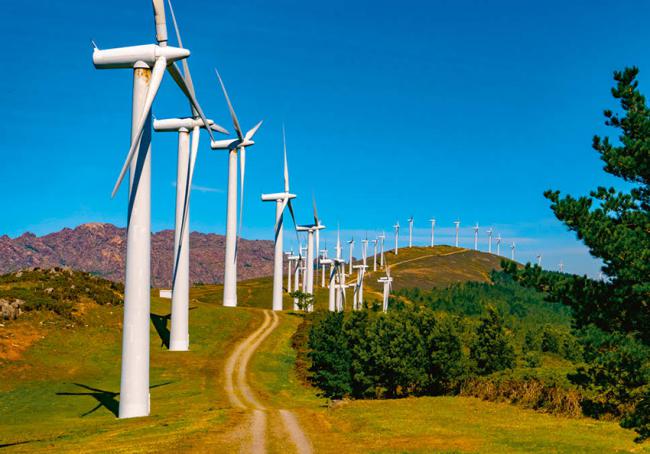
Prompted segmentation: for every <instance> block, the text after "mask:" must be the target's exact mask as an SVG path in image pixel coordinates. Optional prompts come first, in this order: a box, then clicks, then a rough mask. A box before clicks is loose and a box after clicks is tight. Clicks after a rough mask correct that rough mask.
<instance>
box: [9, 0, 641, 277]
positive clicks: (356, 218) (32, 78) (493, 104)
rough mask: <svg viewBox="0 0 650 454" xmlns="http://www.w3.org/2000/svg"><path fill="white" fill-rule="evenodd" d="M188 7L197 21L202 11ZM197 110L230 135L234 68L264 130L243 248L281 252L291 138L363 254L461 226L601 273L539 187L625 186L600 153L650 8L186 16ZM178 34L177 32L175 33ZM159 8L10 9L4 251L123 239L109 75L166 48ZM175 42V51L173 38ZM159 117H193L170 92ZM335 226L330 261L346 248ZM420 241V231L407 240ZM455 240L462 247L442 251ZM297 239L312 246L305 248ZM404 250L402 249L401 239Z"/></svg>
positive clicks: (298, 164) (460, 6)
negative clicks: (25, 242)
mask: <svg viewBox="0 0 650 454" xmlns="http://www.w3.org/2000/svg"><path fill="white" fill-rule="evenodd" d="M190 5H191V7H190ZM175 6H176V13H177V16H178V20H179V22H180V26H181V30H182V32H183V36H184V41H185V45H186V46H187V47H188V48H190V49H191V51H192V56H191V58H190V64H191V68H192V74H193V76H194V80H195V84H196V86H197V94H198V96H199V99H200V101H201V103H202V105H203V106H204V109H205V110H206V112H207V114H208V116H210V117H212V118H214V119H215V120H216V121H217V122H219V123H221V124H223V125H224V126H226V127H228V128H230V129H232V127H231V124H230V121H229V117H228V115H227V110H226V105H225V103H224V100H223V96H222V95H221V93H220V92H219V91H218V87H217V84H216V81H215V78H214V76H213V72H212V68H213V67H214V66H215V65H216V66H218V67H219V69H220V71H221V72H222V75H223V77H224V79H225V82H226V84H227V86H228V88H229V91H230V94H231V97H232V100H233V103H234V105H235V108H236V110H237V112H238V114H239V117H240V121H241V122H242V123H243V127H244V128H245V129H248V128H250V127H251V126H252V125H253V124H254V123H255V122H257V121H258V120H259V119H264V120H265V123H264V125H263V126H262V128H261V130H260V131H259V133H258V136H256V142H257V145H256V146H255V147H253V148H251V149H250V152H249V153H248V165H247V182H246V186H247V187H246V197H245V219H244V226H245V227H244V236H246V237H249V238H271V237H272V228H273V216H274V208H273V207H272V206H271V205H270V204H263V203H262V202H260V201H259V194H260V193H261V192H275V191H279V190H281V187H282V186H281V185H282V173H281V172H282V161H281V124H282V122H284V123H286V126H287V137H288V149H289V165H290V172H291V188H292V190H293V191H295V192H297V194H298V195H299V198H298V200H297V201H296V202H297V203H296V207H297V208H298V213H299V216H300V222H308V221H309V220H310V217H311V212H310V211H311V195H312V193H314V194H315V195H316V198H317V201H318V208H319V212H320V214H321V217H322V219H323V222H324V223H325V224H326V225H328V226H329V227H335V226H336V224H337V222H338V223H340V225H341V229H342V231H343V234H344V237H345V238H346V239H347V238H348V237H349V236H350V235H353V234H354V235H356V237H357V238H359V237H360V236H361V235H363V234H364V232H365V231H368V234H369V235H370V236H372V235H374V233H375V231H376V230H381V229H385V230H386V231H387V234H388V238H389V239H390V240H391V241H387V243H388V244H392V233H390V226H391V225H392V224H393V223H394V222H395V221H396V220H399V221H400V223H401V224H402V225H403V226H406V219H407V218H408V216H410V215H414V216H415V219H416V240H417V241H421V242H425V241H427V238H428V223H427V222H426V220H427V219H429V218H430V217H432V216H433V217H436V218H437V219H438V225H439V236H440V239H441V240H444V242H447V243H449V242H451V232H452V230H453V224H452V221H454V220H455V219H456V218H460V220H461V222H462V225H463V227H464V230H463V233H464V237H465V238H464V240H463V241H464V244H465V245H470V244H471V237H472V233H471V230H470V229H469V227H470V225H473V224H474V223H475V222H477V221H478V222H479V223H480V225H481V226H482V227H481V236H482V237H483V239H482V247H485V245H484V241H483V240H484V237H485V233H484V232H485V229H486V228H487V227H488V226H494V228H495V231H496V232H500V233H501V234H502V236H503V237H504V240H507V241H510V240H511V239H515V240H516V241H517V244H518V257H517V258H518V259H520V260H522V261H526V260H531V259H533V257H534V256H535V255H536V254H537V253H538V252H541V253H543V255H544V265H545V266H546V267H548V268H553V269H555V268H556V267H557V263H558V262H559V261H560V260H563V261H564V263H565V264H566V269H567V270H568V271H572V272H580V273H583V272H584V273H589V274H592V275H593V274H597V264H596V263H595V262H594V261H592V260H591V259H590V258H589V257H588V254H587V253H586V251H585V249H584V248H583V247H582V246H581V244H580V243H579V242H578V241H576V240H575V239H574V236H573V234H572V233H570V232H567V231H566V229H565V228H564V227H563V226H562V225H561V224H560V223H559V222H557V221H555V220H554V217H553V215H552V213H551V211H550V210H549V209H548V202H547V201H546V200H545V199H544V198H543V197H542V192H543V191H544V190H545V189H548V188H557V189H560V190H562V191H563V192H565V193H571V194H574V195H580V194H584V193H586V192H588V191H589V190H590V189H592V188H594V187H596V186H597V185H599V184H605V185H608V184H611V183H614V182H615V180H613V179H612V178H609V177H608V176H606V175H605V174H604V173H603V171H602V170H601V168H602V165H601V162H600V161H599V159H598V157H597V155H596V153H595V152H594V151H592V149H591V146H590V145H591V137H592V136H593V134H594V133H603V132H607V130H606V129H605V128H604V126H603V117H602V110H603V109H604V108H606V107H615V104H614V103H613V100H612V99H611V96H610V94H609V90H610V87H611V85H612V79H611V75H612V71H613V70H614V69H618V68H622V67H623V66H625V65H637V66H639V67H640V69H641V84H642V85H641V87H642V89H645V90H646V92H650V86H645V85H644V81H645V80H649V79H648V77H646V73H645V71H646V70H647V71H650V64H648V63H650V62H649V61H648V59H649V56H648V55H649V53H648V45H649V44H650V28H649V27H647V22H648V18H650V4H649V3H647V2H642V1H636V2H633V1H622V2H621V1H618V2H614V1H609V2H603V1H573V2H571V1H561V2H560V1H546V2H536V4H532V2H522V1H509V2H496V1H494V2H483V1H474V2H469V1H420V2H415V1H409V0H405V1H401V2H384V1H376V0H375V1H357V2H350V1H342V0H333V1H329V2H326V3H324V2H323V3H320V4H318V5H317V4H315V3H313V2H300V1H274V2H267V1H261V0H260V1H238V2H225V1H224V2H219V1H193V2H187V1H185V2H181V1H177V2H176V4H175ZM170 35H171V30H170ZM153 37H154V27H153V19H152V13H151V5H150V1H148V0H137V1H134V0H113V1H111V2H80V1H70V2H51V1H44V0H36V1H33V2H4V5H3V27H1V28H0V42H2V43H3V50H4V64H5V69H4V70H3V71H2V72H0V86H2V90H0V105H1V106H2V107H3V113H4V117H3V121H2V123H1V125H0V150H1V153H2V161H1V162H2V164H1V165H0V191H1V193H2V194H3V200H4V203H3V205H4V206H3V209H2V215H1V218H0V234H3V233H6V234H9V235H10V236H12V237H14V236H17V235H20V234H21V233H23V232H24V231H26V230H29V231H32V232H34V233H37V234H44V233H48V232H51V231H54V230H58V229H60V228H62V227H65V226H68V227H72V226H75V225H77V224H80V223H83V222H91V221H95V222H96V221H106V222H113V223H115V224H118V225H125V222H126V185H125V186H124V187H123V188H122V189H121V191H120V194H119V195H118V196H117V197H116V199H115V200H111V199H110V191H111V188H112V186H113V183H114V181H115V178H116V176H117V174H118V172H119V169H120V166H121V164H122V162H123V159H124V156H125V154H126V152H127V150H128V145H129V144H128V141H129V130H130V97H131V75H130V72H129V71H128V70H107V71H97V70H95V69H94V68H93V66H92V61H91V55H92V48H91V45H90V40H91V39H95V40H96V42H97V43H98V44H99V46H100V47H102V48H108V47H117V46H123V45H135V44H147V43H151V42H153ZM172 41H173V40H172ZM154 113H155V115H156V116H157V117H158V118H164V117H168V116H182V115H186V114H187V113H188V112H187V107H186V103H185V102H183V100H182V98H181V96H180V95H179V92H178V89H177V88H176V87H175V86H174V84H173V82H171V80H170V79H167V80H166V81H165V82H164V83H163V88H162V89H161V92H160V94H159V96H158V99H157V101H156V104H155V105H154ZM175 155H176V136H175V135H174V134H157V135H156V136H155V137H154V144H153V172H154V174H153V175H154V177H153V204H152V220H153V228H154V229H155V230H160V229H164V228H172V227H173V212H174V197H175V196H174V191H175V189H174V187H173V184H172V183H173V181H174V179H175V175H176V170H175V167H176V156H175ZM226 172H227V169H226V155H225V153H224V152H218V151H211V150H210V149H209V146H208V141H207V140H206V138H204V140H203V141H202V146H201V149H200V154H199V161H198V164H197V171H196V175H195V184H196V186H197V188H196V190H195V191H194V192H193V195H192V228H193V229H196V230H200V231H204V232H205V231H210V232H217V233H222V232H223V231H224V224H225V219H224V217H225V192H224V189H225V187H226ZM334 230H335V229H330V230H329V231H328V232H327V233H326V234H325V235H324V237H329V241H330V246H331V241H332V238H333V236H334V234H335V233H334ZM402 232H403V233H405V232H406V229H403V230H402ZM445 237H446V238H445ZM286 238H287V239H288V240H289V239H291V238H293V237H292V236H289V235H287V237H286ZM402 238H405V236H402Z"/></svg>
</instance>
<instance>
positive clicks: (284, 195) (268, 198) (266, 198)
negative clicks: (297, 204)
mask: <svg viewBox="0 0 650 454" xmlns="http://www.w3.org/2000/svg"><path fill="white" fill-rule="evenodd" d="M295 198H296V195H295V194H289V193H288V192H276V193H274V194H262V202H274V201H277V200H286V199H295Z"/></svg>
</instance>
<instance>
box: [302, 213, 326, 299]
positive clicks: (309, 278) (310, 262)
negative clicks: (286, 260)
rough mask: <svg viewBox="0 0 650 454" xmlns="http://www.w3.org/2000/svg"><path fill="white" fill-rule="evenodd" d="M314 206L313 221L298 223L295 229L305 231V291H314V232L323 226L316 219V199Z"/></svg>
mask: <svg viewBox="0 0 650 454" xmlns="http://www.w3.org/2000/svg"><path fill="white" fill-rule="evenodd" d="M313 208H314V223H313V224H307V225H298V226H296V230H297V231H299V232H307V260H306V262H305V266H306V276H305V285H304V286H303V287H304V288H305V292H306V293H311V294H313V293H314V233H315V232H318V231H319V230H322V229H324V228H325V226H324V225H323V224H321V222H320V220H319V219H318V212H317V211H316V201H314V204H313Z"/></svg>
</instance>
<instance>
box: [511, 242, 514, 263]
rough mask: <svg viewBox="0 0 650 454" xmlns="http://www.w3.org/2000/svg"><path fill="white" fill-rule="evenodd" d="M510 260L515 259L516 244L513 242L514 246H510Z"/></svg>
mask: <svg viewBox="0 0 650 454" xmlns="http://www.w3.org/2000/svg"><path fill="white" fill-rule="evenodd" d="M510 258H511V259H512V260H514V259H515V242H514V241H513V242H512V245H511V246H510Z"/></svg>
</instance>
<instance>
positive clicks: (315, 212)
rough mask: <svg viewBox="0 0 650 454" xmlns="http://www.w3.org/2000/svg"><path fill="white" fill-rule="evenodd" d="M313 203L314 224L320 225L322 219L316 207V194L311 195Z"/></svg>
mask: <svg viewBox="0 0 650 454" xmlns="http://www.w3.org/2000/svg"><path fill="white" fill-rule="evenodd" d="M311 204H312V206H313V208H314V224H316V225H320V221H319V220H318V210H317V209H316V196H315V195H314V194H312V195H311Z"/></svg>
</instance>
